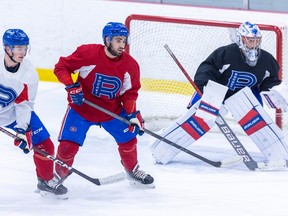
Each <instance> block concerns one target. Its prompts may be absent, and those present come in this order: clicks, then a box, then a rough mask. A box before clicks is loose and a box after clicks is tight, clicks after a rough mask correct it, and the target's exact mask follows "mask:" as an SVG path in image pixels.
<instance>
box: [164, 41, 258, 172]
mask: <svg viewBox="0 0 288 216" xmlns="http://www.w3.org/2000/svg"><path fill="white" fill-rule="evenodd" d="M164 48H165V49H166V50H167V52H168V53H169V54H170V56H171V57H172V59H173V60H174V61H175V63H176V64H177V65H178V67H179V68H180V69H181V71H182V72H183V74H184V75H185V77H186V78H187V79H188V81H189V82H190V84H191V85H192V86H193V88H194V89H195V91H196V92H197V93H198V94H199V95H200V96H202V92H201V91H200V90H199V88H198V87H197V86H196V84H195V83H194V81H193V80H192V79H191V77H190V76H189V74H188V73H187V72H186V70H185V69H184V67H183V66H182V64H181V63H180V62H179V60H178V59H177V58H176V56H175V55H174V53H173V52H172V50H171V49H170V48H169V46H168V45H167V44H165V45H164ZM216 125H217V126H218V127H219V129H220V130H221V132H222V133H223V134H224V136H225V137H226V139H227V140H228V142H229V143H230V144H231V146H232V147H233V149H234V150H235V151H236V153H237V154H238V155H239V156H242V157H243V162H244V164H245V165H246V166H247V168H248V169H249V170H252V171H255V170H256V169H257V168H260V167H258V164H257V162H256V161H254V159H253V158H252V157H251V156H250V154H249V153H248V151H247V150H246V149H245V147H244V146H243V145H242V143H241V142H240V140H239V139H238V138H237V136H236V135H235V133H234V132H233V131H232V129H231V128H230V126H229V125H228V124H227V122H226V121H225V119H224V118H223V117H222V116H221V115H220V114H219V115H218V117H217V119H216Z"/></svg>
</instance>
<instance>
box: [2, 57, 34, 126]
mask: <svg viewBox="0 0 288 216" xmlns="http://www.w3.org/2000/svg"><path fill="white" fill-rule="evenodd" d="M0 61H1V62H2V63H0V126H6V125H9V124H11V123H13V122H14V121H15V120H16V123H17V125H16V127H18V128H23V129H27V127H28V125H29V123H30V118H31V111H33V109H34V101H35V98H36V94H37V89H38V82H39V77H38V74H37V71H36V69H35V67H34V66H33V65H32V63H31V62H30V60H29V59H28V58H27V57H25V58H24V59H23V61H22V62H21V64H20V67H19V69H18V71H17V72H16V73H11V72H9V71H7V70H6V68H5V65H4V54H2V55H0ZM19 96H20V97H19Z"/></svg>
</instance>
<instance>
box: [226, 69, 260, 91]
mask: <svg viewBox="0 0 288 216" xmlns="http://www.w3.org/2000/svg"><path fill="white" fill-rule="evenodd" d="M256 83H257V78H256V76H255V75H254V74H252V73H249V72H243V71H235V70H232V74H231V76H230V78H229V82H228V85H227V87H228V88H229V89H231V90H233V91H234V90H235V89H236V88H240V89H242V88H244V87H246V86H247V87H252V86H253V85H255V84H256Z"/></svg>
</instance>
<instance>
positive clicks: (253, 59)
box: [236, 21, 262, 67]
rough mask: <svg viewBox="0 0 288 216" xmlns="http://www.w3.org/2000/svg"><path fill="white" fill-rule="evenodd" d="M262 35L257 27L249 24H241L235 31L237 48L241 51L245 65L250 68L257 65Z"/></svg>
mask: <svg viewBox="0 0 288 216" xmlns="http://www.w3.org/2000/svg"><path fill="white" fill-rule="evenodd" d="M261 41H262V35H261V32H260V29H259V27H258V26H257V25H255V24H252V23H250V22H248V21H247V22H243V23H242V24H241V25H240V27H239V28H238V29H237V40H236V43H237V44H238V46H239V48H240V49H241V50H242V52H243V54H244V56H245V60H246V63H247V64H248V65H250V66H252V67H254V66H255V65H256V64H257V61H258V58H259V55H260V48H261Z"/></svg>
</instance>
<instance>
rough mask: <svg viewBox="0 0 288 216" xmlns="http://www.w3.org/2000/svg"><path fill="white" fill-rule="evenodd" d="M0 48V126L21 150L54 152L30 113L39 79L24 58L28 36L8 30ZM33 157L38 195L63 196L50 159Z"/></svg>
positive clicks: (65, 190)
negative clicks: (14, 135) (11, 133)
mask: <svg viewBox="0 0 288 216" xmlns="http://www.w3.org/2000/svg"><path fill="white" fill-rule="evenodd" d="M3 48H4V53H3V54H2V55H1V56H0V59H1V62H2V63H1V64H0V126H2V127H6V128H9V129H12V130H14V131H15V132H16V133H17V135H18V137H21V138H22V139H15V141H14V144H15V145H16V146H18V147H19V148H20V149H22V150H23V152H24V153H26V154H27V153H29V151H30V150H31V149H32V148H33V147H36V148H39V149H40V150H42V151H44V152H46V153H48V154H49V155H54V144H53V143H52V141H51V139H50V135H49V133H48V131H47V130H46V128H45V126H44V125H43V123H42V122H41V120H40V119H39V117H38V116H37V115H36V113H35V112H34V101H35V97H36V94H37V88H38V82H39V78H38V74H37V72H36V70H35V68H34V67H33V65H32V64H31V62H30V60H29V59H28V58H26V54H27V52H28V51H29V37H28V36H27V34H26V33H25V32H24V31H23V30H21V29H8V30H7V31H5V33H4V35H3ZM2 144H3V143H2ZM33 152H34V151H33ZM33 159H34V163H35V166H36V175H37V178H38V184H37V188H38V189H39V191H40V193H41V195H46V194H52V195H55V196H57V197H59V198H66V194H67V188H66V187H64V186H63V185H62V184H59V183H58V181H59V179H58V178H57V177H54V173H53V169H54V163H53V161H51V160H48V159H47V158H46V157H44V156H42V155H40V154H39V153H37V152H34V155H33Z"/></svg>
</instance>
